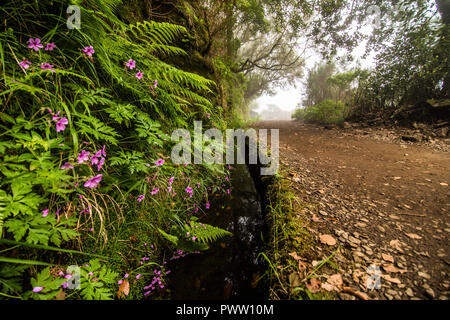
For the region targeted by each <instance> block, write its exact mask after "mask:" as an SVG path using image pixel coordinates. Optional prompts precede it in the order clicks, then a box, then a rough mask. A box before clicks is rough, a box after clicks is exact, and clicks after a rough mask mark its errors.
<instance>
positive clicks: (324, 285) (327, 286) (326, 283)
mask: <svg viewBox="0 0 450 320" xmlns="http://www.w3.org/2000/svg"><path fill="white" fill-rule="evenodd" d="M322 289H325V290H327V291H333V286H332V285H331V284H329V283H328V282H325V283H322Z"/></svg>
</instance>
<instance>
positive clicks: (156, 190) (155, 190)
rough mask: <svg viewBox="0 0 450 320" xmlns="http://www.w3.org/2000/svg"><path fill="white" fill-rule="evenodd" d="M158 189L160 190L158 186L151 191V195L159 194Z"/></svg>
mask: <svg viewBox="0 0 450 320" xmlns="http://www.w3.org/2000/svg"><path fill="white" fill-rule="evenodd" d="M158 191H159V189H158V188H155V189H153V190H152V192H151V195H152V196H153V195H155V194H157V193H158Z"/></svg>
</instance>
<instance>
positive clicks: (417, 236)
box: [406, 233, 422, 240]
mask: <svg viewBox="0 0 450 320" xmlns="http://www.w3.org/2000/svg"><path fill="white" fill-rule="evenodd" d="M406 235H407V236H408V237H410V238H411V239H417V240H420V239H422V237H421V236H419V235H418V234H415V233H407V234H406Z"/></svg>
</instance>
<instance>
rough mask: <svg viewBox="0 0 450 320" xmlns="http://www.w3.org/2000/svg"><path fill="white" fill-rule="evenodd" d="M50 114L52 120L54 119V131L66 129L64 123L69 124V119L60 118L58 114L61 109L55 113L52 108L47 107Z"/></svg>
mask: <svg viewBox="0 0 450 320" xmlns="http://www.w3.org/2000/svg"><path fill="white" fill-rule="evenodd" d="M48 112H49V113H50V114H51V115H52V120H53V121H56V132H60V131H64V130H66V125H68V124H69V120H67V118H66V117H62V118H60V117H59V115H60V113H61V111H58V112H57V113H56V114H55V113H53V112H52V110H50V109H49V111H48Z"/></svg>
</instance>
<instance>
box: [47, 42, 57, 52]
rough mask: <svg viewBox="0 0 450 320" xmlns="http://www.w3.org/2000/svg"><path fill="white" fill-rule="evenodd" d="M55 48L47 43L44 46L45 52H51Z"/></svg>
mask: <svg viewBox="0 0 450 320" xmlns="http://www.w3.org/2000/svg"><path fill="white" fill-rule="evenodd" d="M55 48H56V45H55V43H54V42H50V43H47V45H46V46H45V51H53V49H55Z"/></svg>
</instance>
